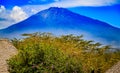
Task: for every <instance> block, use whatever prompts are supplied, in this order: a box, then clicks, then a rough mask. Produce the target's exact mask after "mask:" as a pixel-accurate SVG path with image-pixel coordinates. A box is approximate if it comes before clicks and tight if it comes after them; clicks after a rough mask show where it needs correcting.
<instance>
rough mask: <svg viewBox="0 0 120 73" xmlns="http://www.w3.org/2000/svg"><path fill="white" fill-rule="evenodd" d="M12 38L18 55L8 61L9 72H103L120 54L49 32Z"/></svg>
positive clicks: (80, 37)
mask: <svg viewBox="0 0 120 73" xmlns="http://www.w3.org/2000/svg"><path fill="white" fill-rule="evenodd" d="M23 36H27V37H26V38H24V39H12V40H11V42H12V43H13V44H14V46H15V47H16V48H17V49H18V54H17V55H16V56H14V57H12V58H11V59H9V60H8V64H9V72H10V73H104V72H105V71H106V70H108V69H109V68H110V67H111V66H113V65H114V64H115V63H116V62H118V61H120V51H119V50H118V51H114V52H113V51H110V46H102V45H101V44H100V43H95V42H93V41H88V40H84V39H82V37H83V36H82V35H81V36H74V35H72V34H70V35H62V36H54V35H52V34H50V33H34V34H23Z"/></svg>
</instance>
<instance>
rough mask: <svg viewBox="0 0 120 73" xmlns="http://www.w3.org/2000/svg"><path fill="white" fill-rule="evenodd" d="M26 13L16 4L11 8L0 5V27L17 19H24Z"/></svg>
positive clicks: (17, 20) (8, 24) (13, 22)
mask: <svg viewBox="0 0 120 73" xmlns="http://www.w3.org/2000/svg"><path fill="white" fill-rule="evenodd" d="M27 17H28V15H27V14H26V13H25V12H24V11H23V10H22V8H20V7H18V6H14V7H13V9H12V10H8V9H6V8H5V7H4V6H3V5H1V6H0V29H2V28H5V27H8V26H10V25H12V24H15V23H17V22H19V21H22V20H24V19H26V18H27Z"/></svg>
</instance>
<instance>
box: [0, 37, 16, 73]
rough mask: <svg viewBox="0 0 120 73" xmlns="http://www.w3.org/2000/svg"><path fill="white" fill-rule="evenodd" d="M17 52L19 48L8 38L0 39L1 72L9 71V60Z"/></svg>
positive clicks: (6, 72)
mask: <svg viewBox="0 0 120 73" xmlns="http://www.w3.org/2000/svg"><path fill="white" fill-rule="evenodd" d="M16 53H17V49H16V48H15V47H14V46H13V45H12V44H11V43H10V42H9V40H7V39H0V73H9V72H8V65H7V60H8V59H9V58H10V57H12V56H13V55H15V54H16Z"/></svg>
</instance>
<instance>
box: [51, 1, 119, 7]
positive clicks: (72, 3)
mask: <svg viewBox="0 0 120 73" xmlns="http://www.w3.org/2000/svg"><path fill="white" fill-rule="evenodd" d="M116 3H117V0H61V1H59V2H55V3H52V4H50V5H51V6H55V7H76V6H107V5H112V4H116Z"/></svg>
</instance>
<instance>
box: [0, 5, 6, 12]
mask: <svg viewBox="0 0 120 73" xmlns="http://www.w3.org/2000/svg"><path fill="white" fill-rule="evenodd" d="M5 10H6V8H5V7H4V6H3V5H1V6H0V13H1V12H4V11H5Z"/></svg>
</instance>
